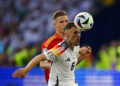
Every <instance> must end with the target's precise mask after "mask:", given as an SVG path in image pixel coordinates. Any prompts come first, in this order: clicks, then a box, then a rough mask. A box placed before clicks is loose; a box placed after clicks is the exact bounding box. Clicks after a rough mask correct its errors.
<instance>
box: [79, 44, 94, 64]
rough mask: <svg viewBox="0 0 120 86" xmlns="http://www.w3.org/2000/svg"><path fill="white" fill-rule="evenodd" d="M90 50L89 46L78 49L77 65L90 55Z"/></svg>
mask: <svg viewBox="0 0 120 86" xmlns="http://www.w3.org/2000/svg"><path fill="white" fill-rule="evenodd" d="M91 52H92V50H91V48H90V47H89V46H84V47H81V48H80V52H79V53H80V56H79V58H78V62H77V64H79V63H80V62H81V61H82V60H83V59H85V58H87V57H88V56H89V55H90V54H91Z"/></svg>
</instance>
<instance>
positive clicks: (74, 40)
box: [68, 27, 81, 46]
mask: <svg viewBox="0 0 120 86" xmlns="http://www.w3.org/2000/svg"><path fill="white" fill-rule="evenodd" d="M80 36H81V31H80V30H79V29H77V28H76V27H72V28H71V29H70V31H69V36H68V37H69V41H70V43H71V44H73V45H75V46H76V45H78V43H79V41H80Z"/></svg>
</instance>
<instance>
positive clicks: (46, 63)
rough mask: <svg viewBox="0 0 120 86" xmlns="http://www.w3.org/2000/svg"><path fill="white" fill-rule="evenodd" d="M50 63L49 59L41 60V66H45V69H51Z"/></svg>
mask: <svg viewBox="0 0 120 86" xmlns="http://www.w3.org/2000/svg"><path fill="white" fill-rule="evenodd" d="M50 65H51V64H50V63H49V62H47V61H41V62H40V68H44V69H50Z"/></svg>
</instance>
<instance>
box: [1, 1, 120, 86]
mask: <svg viewBox="0 0 120 86" xmlns="http://www.w3.org/2000/svg"><path fill="white" fill-rule="evenodd" d="M119 8H120V1H119V0H79V1H78V0H70V1H67V0H52V1H48V0H0V86H28V85H29V86H33V85H35V86H46V84H45V80H44V72H43V70H42V69H40V68H39V67H36V68H34V69H33V70H32V71H31V72H30V73H28V75H27V76H26V77H25V78H24V79H13V78H12V73H13V72H14V71H15V69H17V68H18V67H23V66H25V65H26V64H27V63H28V62H29V61H30V60H31V59H32V58H33V57H34V56H35V55H37V54H39V53H40V52H41V51H40V46H41V43H42V42H43V41H44V40H45V39H46V38H48V37H49V36H51V35H52V34H53V33H54V32H55V29H54V27H53V25H52V14H53V12H55V11H56V10H65V11H66V12H67V13H68V17H69V20H73V18H74V17H75V15H76V14H77V13H78V12H82V11H87V12H90V13H91V14H92V15H93V17H94V26H93V28H92V29H91V30H90V31H87V32H82V37H81V46H82V45H90V46H91V47H92V49H93V53H92V55H91V56H90V57H89V58H87V59H86V60H84V61H82V62H81V64H79V65H78V66H77V67H76V68H77V70H76V71H75V75H76V81H77V82H78V83H79V84H80V86H99V85H101V86H119V84H120V78H119V77H118V76H120V72H119V71H120V22H119V20H120V16H119V15H120V10H119Z"/></svg>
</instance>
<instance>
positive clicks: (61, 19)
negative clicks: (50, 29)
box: [55, 15, 68, 22]
mask: <svg viewBox="0 0 120 86" xmlns="http://www.w3.org/2000/svg"><path fill="white" fill-rule="evenodd" d="M55 20H56V21H58V22H59V21H68V17H67V16H66V15H64V16H59V17H57V18H56V19H55Z"/></svg>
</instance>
